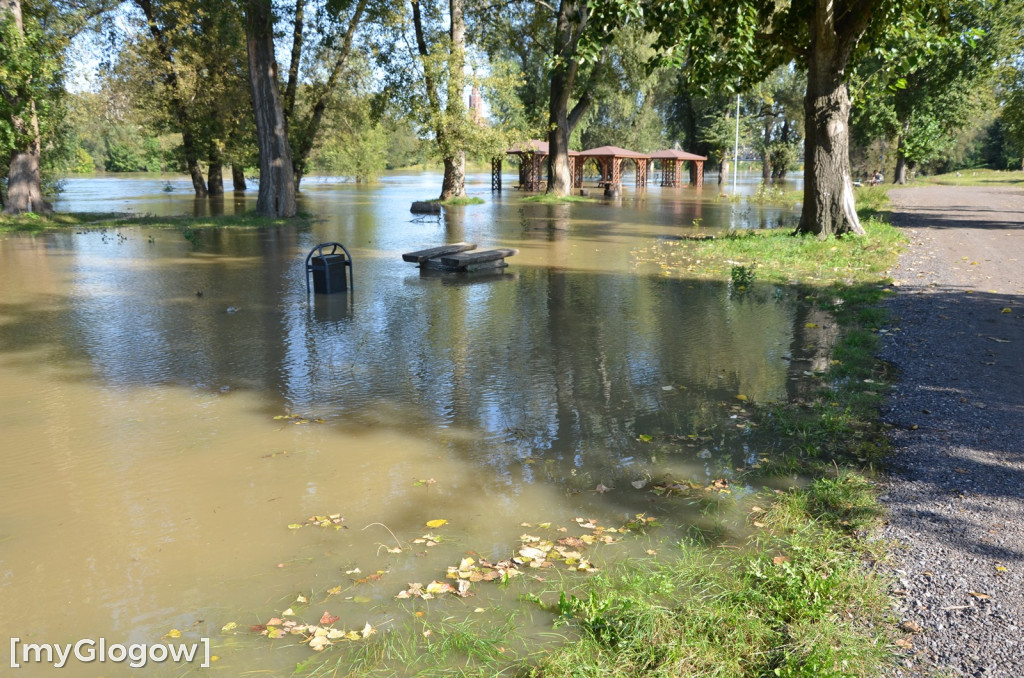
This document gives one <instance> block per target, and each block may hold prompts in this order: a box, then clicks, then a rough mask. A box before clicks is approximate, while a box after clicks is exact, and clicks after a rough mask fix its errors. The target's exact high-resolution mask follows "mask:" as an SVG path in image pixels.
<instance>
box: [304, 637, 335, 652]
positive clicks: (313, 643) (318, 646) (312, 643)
mask: <svg viewBox="0 0 1024 678" xmlns="http://www.w3.org/2000/svg"><path fill="white" fill-rule="evenodd" d="M330 644H331V641H330V640H328V639H327V636H314V637H313V638H311V639H310V640H309V648H310V649H311V650H316V651H317V652H323V650H324V648H325V647H327V646H328V645H330Z"/></svg>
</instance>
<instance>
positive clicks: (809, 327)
mask: <svg viewBox="0 0 1024 678" xmlns="http://www.w3.org/2000/svg"><path fill="white" fill-rule="evenodd" d="M817 326H818V323H804V327H806V328H807V329H809V330H813V329H814V328H815V327H817Z"/></svg>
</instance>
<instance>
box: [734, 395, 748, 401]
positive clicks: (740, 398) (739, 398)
mask: <svg viewBox="0 0 1024 678" xmlns="http://www.w3.org/2000/svg"><path fill="white" fill-rule="evenodd" d="M746 399H747V396H745V395H743V394H742V393H741V394H740V395H738V396H736V400H743V401H745V400H746Z"/></svg>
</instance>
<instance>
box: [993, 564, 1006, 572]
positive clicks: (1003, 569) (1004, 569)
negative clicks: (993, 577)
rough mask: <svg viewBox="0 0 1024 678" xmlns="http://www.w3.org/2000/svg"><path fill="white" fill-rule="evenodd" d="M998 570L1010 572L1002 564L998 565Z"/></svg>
mask: <svg viewBox="0 0 1024 678" xmlns="http://www.w3.org/2000/svg"><path fill="white" fill-rule="evenodd" d="M996 572H1009V570H1007V569H1006V568H1005V567H1003V566H1002V565H996Z"/></svg>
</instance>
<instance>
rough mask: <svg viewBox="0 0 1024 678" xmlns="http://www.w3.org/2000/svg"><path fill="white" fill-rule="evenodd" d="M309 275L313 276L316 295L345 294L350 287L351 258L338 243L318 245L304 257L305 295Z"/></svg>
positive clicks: (307, 291) (307, 288)
mask: <svg viewBox="0 0 1024 678" xmlns="http://www.w3.org/2000/svg"><path fill="white" fill-rule="evenodd" d="M328 248H330V251H327V250H328ZM338 250H341V251H340V252H339V251H338ZM310 273H312V274H313V291H314V292H315V293H316V294H334V293H336V292H347V291H348V290H349V288H350V287H351V286H352V257H351V256H349V253H348V250H347V249H345V246H344V245H342V244H341V243H340V242H325V243H320V244H319V245H317V246H316V247H314V248H313V249H312V250H310V252H309V254H308V255H307V256H306V293H307V294H308V293H309V274H310ZM346 276H347V277H346Z"/></svg>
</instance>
